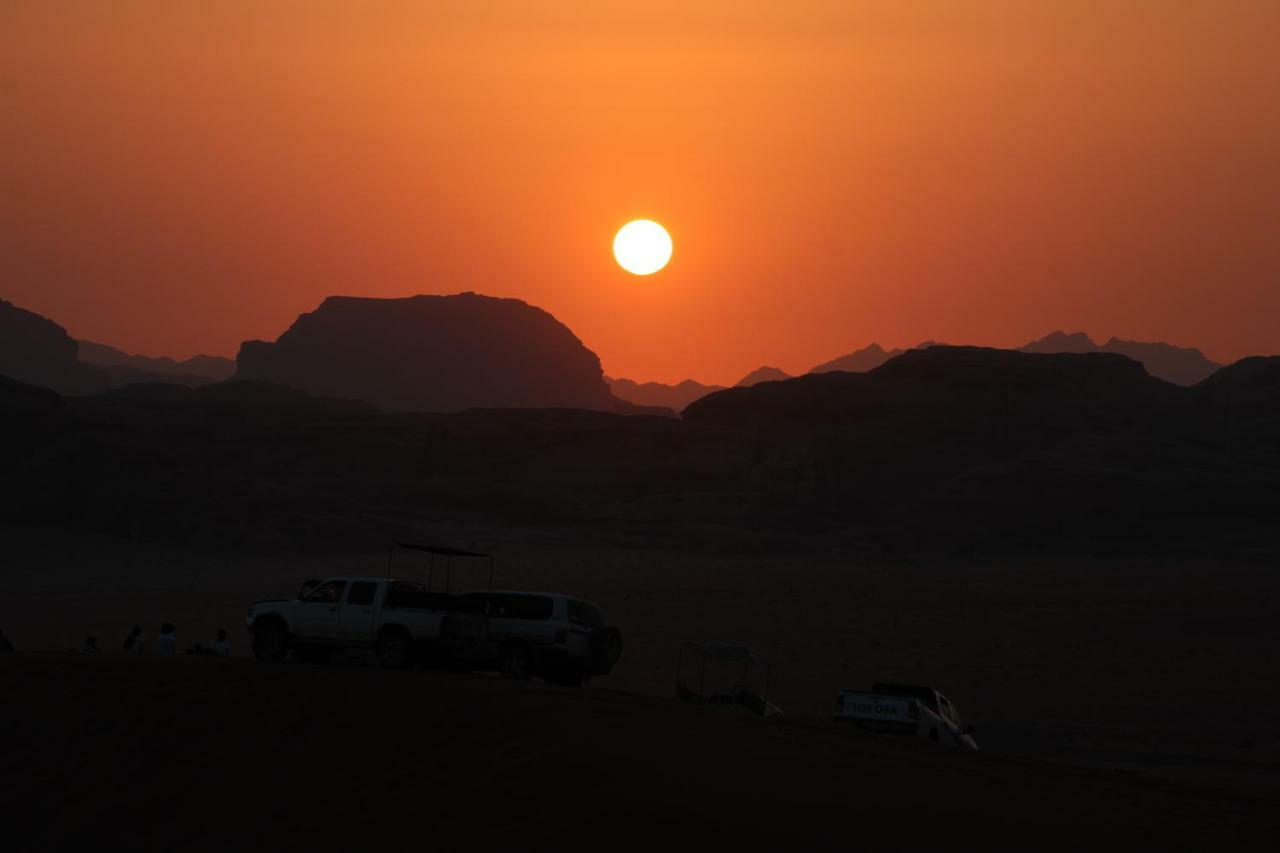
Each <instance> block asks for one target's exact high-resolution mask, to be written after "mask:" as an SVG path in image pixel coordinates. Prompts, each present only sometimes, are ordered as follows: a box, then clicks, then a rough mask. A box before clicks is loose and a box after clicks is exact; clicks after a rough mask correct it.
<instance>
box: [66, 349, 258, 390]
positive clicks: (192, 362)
mask: <svg viewBox="0 0 1280 853" xmlns="http://www.w3.org/2000/svg"><path fill="white" fill-rule="evenodd" d="M77 343H78V344H79V345H80V356H79V358H80V361H82V362H84V363H86V364H90V365H93V366H94V367H97V368H100V369H102V370H103V372H105V373H106V374H107V375H108V376H109V377H110V379H111V384H112V385H113V386H120V385H124V384H127V383H129V382H149V381H157V380H162V381H169V382H176V383H178V384H180V385H191V386H195V385H203V384H207V383H209V382H223V381H226V380H227V379H230V378H231V377H232V376H234V375H235V372H236V363H235V362H234V361H232V360H231V359H229V358H221V357H219V356H213V355H197V356H193V357H192V358H188V359H184V360H183V361H175V360H173V359H172V358H168V357H167V356H162V357H159V358H152V357H150V356H145V355H131V354H130V353H127V352H124V351H123V350H119V349H116V348H115V347H112V346H107V345H106V344H99V343H94V342H93V341H77ZM165 377H167V379H165Z"/></svg>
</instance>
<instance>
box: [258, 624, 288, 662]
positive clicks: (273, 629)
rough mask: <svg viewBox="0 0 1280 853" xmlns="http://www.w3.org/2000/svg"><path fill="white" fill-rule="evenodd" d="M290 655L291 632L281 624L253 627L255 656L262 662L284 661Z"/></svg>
mask: <svg viewBox="0 0 1280 853" xmlns="http://www.w3.org/2000/svg"><path fill="white" fill-rule="evenodd" d="M287 654H289V632H288V631H286V630H285V627H284V626H283V625H281V624H280V623H279V622H276V621H274V620H273V621H271V622H267V623H265V624H262V625H254V626H253V656H254V657H255V658H257V659H258V660H262V661H270V662H273V663H274V662H276V661H282V660H284V657H285V655H287Z"/></svg>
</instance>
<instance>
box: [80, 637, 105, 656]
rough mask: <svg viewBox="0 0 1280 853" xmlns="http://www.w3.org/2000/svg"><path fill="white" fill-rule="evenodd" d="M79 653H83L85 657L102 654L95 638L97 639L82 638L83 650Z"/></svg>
mask: <svg viewBox="0 0 1280 853" xmlns="http://www.w3.org/2000/svg"><path fill="white" fill-rule="evenodd" d="M80 651H81V652H83V653H84V654H86V655H100V654H102V649H100V648H98V638H97V637H85V638H84V648H83V649H81V650H80Z"/></svg>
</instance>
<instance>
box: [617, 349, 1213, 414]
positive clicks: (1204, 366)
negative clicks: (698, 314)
mask: <svg viewBox="0 0 1280 853" xmlns="http://www.w3.org/2000/svg"><path fill="white" fill-rule="evenodd" d="M938 345H939V344H938V343H937V342H936V341H931V340H930V341H925V342H923V343H920V344H917V345H916V346H914V347H912V348H911V349H912V350H921V349H928V348H929V347H933V346H938ZM1019 349H1020V350H1021V351H1022V352H1030V353H1042V354H1052V353H1086V352H1100V353H1116V354H1119V355H1123V356H1126V357H1128V358H1131V359H1133V360H1134V361H1137V362H1139V363H1140V364H1142V366H1143V367H1144V368H1146V371H1147V373H1149V374H1151V375H1152V376H1154V377H1156V378H1158V379H1164V380H1165V381H1167V382H1173V383H1174V384H1176V385H1195V384H1196V383H1198V382H1201V381H1203V380H1204V379H1206V378H1208V377H1209V376H1211V375H1212V374H1213V373H1214V372H1215V371H1217V370H1219V369H1220V368H1221V367H1222V365H1221V364H1218V363H1217V362H1214V361H1210V360H1209V359H1208V358H1205V356H1204V354H1203V353H1201V352H1200V350H1198V349H1191V348H1187V347H1178V346H1174V345H1172V344H1166V343H1160V342H1156V343H1142V342H1139V341H1125V340H1121V339H1120V338H1115V337H1113V338H1111V339H1110V340H1108V341H1107V342H1106V343H1105V344H1102V345H1101V346H1099V345H1098V344H1096V343H1094V341H1093V339H1091V338H1090V337H1089V336H1088V335H1086V334H1084V333H1083V332H1075V333H1072V334H1067V333H1065V332H1053V333H1051V334H1049V335H1046V336H1044V337H1043V338H1040V339H1039V340H1035V341H1032V342H1030V343H1028V344H1026V345H1025V346H1022V347H1020V348H1019ZM904 352H909V350H904V349H891V350H886V349H884V348H883V347H882V346H880V345H879V344H878V343H872V344H869V345H868V346H866V347H863V348H862V349H859V350H854V351H853V352H850V353H847V354H845V355H842V356H840V357H839V358H834V359H832V360H831V361H827V362H823V363H822V364H819V365H817V366H816V367H814V368H812V369H810V370H809V371H808V374H806V375H812V374H817V373H832V372H836V371H843V372H848V373H865V372H867V371H869V370H875V369H876V368H877V367H879V366H880V365H882V364H884V363H885V362H887V361H889V360H890V359H893V358H896V357H898V356H900V355H902V354H903V353H904ZM790 378H792V377H791V376H790V375H789V374H787V373H785V372H784V371H782V370H780V369H779V368H776V367H761V368H759V369H757V370H754V371H752V372H751V373H749V374H747V375H746V376H745V377H743V378H742V379H741V380H740V381H739V382H738V383H737V384H736V385H735V386H734V387H738V388H742V387H749V386H751V385H755V384H756V383H758V382H772V381H778V380H782V379H790ZM609 381H610V383H611V384H612V385H613V386H614V393H615V394H617V395H618V396H619V397H621V398H623V399H624V400H631V401H632V402H639V401H640V398H643V399H645V400H668V401H669V402H667V403H664V404H661V405H667V406H669V407H670V408H672V409H675V410H676V411H682V410H683V409H684V408H685V407H686V406H688V405H689V404H690V403H692V402H693V401H694V400H697V399H700V398H701V397H704V396H706V395H707V394H710V393H712V392H714V391H719V390H722V389H721V386H719V385H702V384H700V383H697V382H692V381H690V380H686V381H684V382H682V383H680V384H679V385H678V386H671V385H663V384H661V383H658V382H646V383H644V384H643V385H638V384H637V383H635V382H632V381H631V380H629V379H611V380H609ZM640 388H643V389H644V391H643V392H641V391H637V390H635V389H640ZM674 388H680V389H681V391H680V392H679V393H675V392H674V391H673V389H674ZM699 389H705V390H702V391H701V393H699ZM648 405H656V404H652V403H650V404H648Z"/></svg>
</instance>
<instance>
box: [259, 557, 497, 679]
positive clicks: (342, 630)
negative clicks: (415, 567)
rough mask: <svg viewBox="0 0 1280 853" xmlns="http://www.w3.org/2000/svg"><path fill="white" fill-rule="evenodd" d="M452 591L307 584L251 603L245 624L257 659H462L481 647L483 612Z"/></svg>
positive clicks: (409, 585) (354, 582)
mask: <svg viewBox="0 0 1280 853" xmlns="http://www.w3.org/2000/svg"><path fill="white" fill-rule="evenodd" d="M468 609H469V608H468V607H467V606H466V604H465V603H464V602H461V600H460V599H459V597H458V596H455V595H448V594H446V593H433V592H428V591H427V589H426V587H424V586H423V585H422V584H419V583H413V582H410V581H400V580H392V579H389V578H372V577H340V578H330V579H328V580H325V581H322V582H308V583H307V584H305V585H304V586H303V590H302V592H300V593H299V595H298V597H297V598H293V599H277V600H271V601H259V602H256V603H254V604H252V605H250V607H249V612H248V614H247V616H246V617H245V622H246V623H247V624H248V626H249V630H250V632H252V634H253V654H254V656H255V657H256V658H257V659H258V660H266V661H278V660H283V659H284V658H285V657H286V656H287V655H288V654H289V653H290V652H293V655H294V657H297V658H299V659H302V660H311V661H318V662H320V661H325V660H327V659H328V658H329V655H330V654H331V653H332V652H334V651H336V650H338V649H353V648H354V649H373V650H374V651H375V652H376V653H377V656H378V661H379V663H381V664H382V665H384V666H390V667H398V666H406V665H408V664H410V663H413V662H430V661H436V662H440V663H449V664H465V663H466V662H467V660H468V658H469V657H470V656H472V655H473V654H474V655H479V654H481V653H482V652H484V651H486V648H487V647H485V646H484V643H485V636H484V634H485V626H486V622H485V617H484V616H483V615H478V614H475V613H474V612H472V613H468V612H467V611H468Z"/></svg>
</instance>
